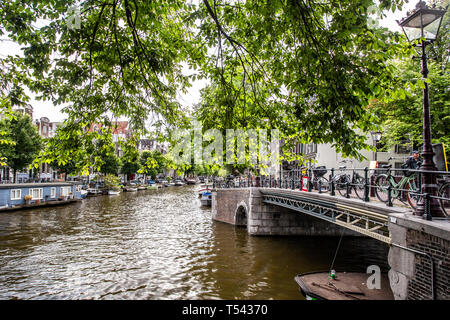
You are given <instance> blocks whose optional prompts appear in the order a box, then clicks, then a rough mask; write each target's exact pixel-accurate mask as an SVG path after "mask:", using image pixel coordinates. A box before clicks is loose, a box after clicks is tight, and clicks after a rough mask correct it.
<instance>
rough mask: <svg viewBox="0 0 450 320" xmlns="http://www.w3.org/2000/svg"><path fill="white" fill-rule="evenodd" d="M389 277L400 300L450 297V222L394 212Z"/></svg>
mask: <svg viewBox="0 0 450 320" xmlns="http://www.w3.org/2000/svg"><path fill="white" fill-rule="evenodd" d="M389 231H390V232H391V235H392V242H391V246H390V249H389V256H388V262H389V266H390V267H391V270H390V271H389V280H390V283H391V289H392V292H393V294H394V297H395V299H397V300H431V299H437V300H449V299H450V223H449V222H448V221H445V220H441V221H439V220H437V219H433V221H427V220H423V219H421V218H419V217H417V216H414V215H412V214H390V215H389Z"/></svg>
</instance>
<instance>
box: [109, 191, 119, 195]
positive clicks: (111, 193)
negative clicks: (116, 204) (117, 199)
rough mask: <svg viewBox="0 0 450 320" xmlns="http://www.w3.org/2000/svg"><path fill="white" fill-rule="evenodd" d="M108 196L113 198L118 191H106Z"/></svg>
mask: <svg viewBox="0 0 450 320" xmlns="http://www.w3.org/2000/svg"><path fill="white" fill-rule="evenodd" d="M108 194H109V195H110V196H115V195H117V194H120V190H118V191H116V190H108Z"/></svg>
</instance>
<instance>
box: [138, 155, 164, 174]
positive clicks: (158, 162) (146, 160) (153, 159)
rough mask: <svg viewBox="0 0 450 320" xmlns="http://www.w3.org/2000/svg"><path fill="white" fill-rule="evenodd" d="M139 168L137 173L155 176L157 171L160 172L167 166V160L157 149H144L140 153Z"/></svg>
mask: <svg viewBox="0 0 450 320" xmlns="http://www.w3.org/2000/svg"><path fill="white" fill-rule="evenodd" d="M139 161H140V164H141V169H140V170H139V173H142V174H145V175H147V176H150V177H152V178H153V179H154V178H156V176H157V175H158V173H161V172H162V171H163V170H165V169H166V168H167V161H166V159H165V158H164V156H163V154H162V153H161V152H160V151H159V150H153V151H148V150H145V151H143V152H142V153H141V155H140V159H139Z"/></svg>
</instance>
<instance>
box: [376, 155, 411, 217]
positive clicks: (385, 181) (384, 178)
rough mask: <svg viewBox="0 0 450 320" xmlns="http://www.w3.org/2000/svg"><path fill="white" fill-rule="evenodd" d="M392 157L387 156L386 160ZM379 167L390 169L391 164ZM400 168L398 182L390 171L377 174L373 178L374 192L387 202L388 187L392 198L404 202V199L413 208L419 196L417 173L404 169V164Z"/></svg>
mask: <svg viewBox="0 0 450 320" xmlns="http://www.w3.org/2000/svg"><path fill="white" fill-rule="evenodd" d="M392 159H393V158H389V159H388V161H391V160H392ZM381 167H382V168H383V169H387V170H391V168H392V164H391V163H390V164H386V165H382V166H381ZM402 168H403V170H402V172H403V177H402V178H401V179H400V181H398V182H397V181H396V180H395V177H394V176H393V175H391V174H390V172H389V173H388V174H385V173H383V174H380V175H378V176H377V178H376V180H375V186H376V188H375V194H376V196H377V198H378V199H379V200H380V201H382V202H388V200H389V187H390V188H391V199H392V200H394V199H398V200H400V201H401V202H403V203H405V199H406V200H407V202H408V203H409V205H410V206H411V207H412V208H413V209H415V208H416V207H417V202H418V200H419V198H420V192H419V179H418V175H417V173H415V172H409V171H408V170H405V169H406V168H405V167H404V166H402ZM402 191H403V193H402ZM402 195H404V196H402Z"/></svg>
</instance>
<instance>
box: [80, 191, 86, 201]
mask: <svg viewBox="0 0 450 320" xmlns="http://www.w3.org/2000/svg"><path fill="white" fill-rule="evenodd" d="M80 195H81V199H85V198H86V197H87V195H88V191H87V190H83V189H81V190H80Z"/></svg>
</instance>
